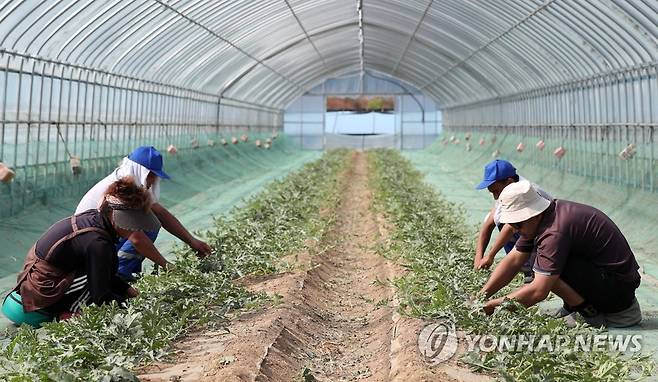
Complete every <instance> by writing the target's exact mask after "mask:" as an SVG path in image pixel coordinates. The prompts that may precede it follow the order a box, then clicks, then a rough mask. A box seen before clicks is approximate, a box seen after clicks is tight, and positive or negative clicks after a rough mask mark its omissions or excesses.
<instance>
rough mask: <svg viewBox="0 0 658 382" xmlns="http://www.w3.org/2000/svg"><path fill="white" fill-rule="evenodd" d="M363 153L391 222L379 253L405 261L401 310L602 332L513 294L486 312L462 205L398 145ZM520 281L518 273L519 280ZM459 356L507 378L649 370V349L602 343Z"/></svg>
mask: <svg viewBox="0 0 658 382" xmlns="http://www.w3.org/2000/svg"><path fill="white" fill-rule="evenodd" d="M368 158H369V169H370V171H369V174H370V177H371V178H370V184H371V188H372V189H373V192H374V195H375V198H374V208H376V209H377V210H379V211H381V212H383V213H384V214H385V215H386V216H387V218H388V219H389V220H390V222H391V223H392V224H393V225H394V229H393V231H392V232H390V244H389V245H388V246H387V248H385V249H384V250H383V251H384V255H386V256H388V257H391V258H393V259H395V260H397V261H398V262H400V263H401V264H403V265H404V266H405V267H406V268H407V269H408V272H407V273H406V274H405V275H404V276H403V277H401V278H399V279H397V280H395V281H394V283H395V285H396V287H397V290H398V294H399V297H400V300H401V304H400V310H401V311H402V312H403V313H404V314H407V315H410V316H414V317H421V318H425V319H437V318H443V319H449V320H451V321H452V322H454V323H455V324H456V325H457V327H458V328H459V329H461V330H463V331H466V332H468V333H470V334H473V335H478V334H479V335H485V334H487V335H519V334H524V335H526V338H540V336H542V335H548V336H550V338H551V339H555V340H557V339H558V337H559V336H569V338H574V337H575V336H576V335H583V334H584V335H592V334H596V333H598V332H600V330H598V329H593V328H589V327H586V326H583V325H581V324H578V325H576V326H575V327H568V326H567V325H566V323H565V322H564V321H563V320H559V319H554V318H551V317H550V316H547V315H545V314H543V313H541V312H540V311H539V310H538V308H537V307H531V308H525V307H523V306H521V305H520V304H518V303H515V302H514V301H506V303H505V304H504V306H503V307H502V309H497V310H496V311H495V312H494V314H493V315H492V316H487V315H485V314H484V312H483V310H482V307H483V306H484V299H483V297H482V296H477V293H478V291H479V290H480V288H481V287H482V285H484V283H485V281H486V279H487V277H488V274H487V273H485V272H482V271H478V270H474V269H473V265H472V264H473V261H472V254H473V253H474V247H473V242H474V234H475V232H474V231H473V230H472V229H471V228H469V227H468V226H467V225H466V224H465V223H464V218H463V215H464V211H463V210H460V208H459V207H457V206H456V205H454V204H452V203H450V202H448V201H446V200H445V199H444V198H442V197H441V196H440V195H439V194H437V193H436V192H435V191H434V190H433V189H432V188H431V187H430V186H429V185H427V184H425V183H423V179H422V174H421V173H419V172H418V171H416V170H415V169H414V168H413V166H412V165H411V163H410V162H409V161H407V160H406V159H404V158H403V157H402V155H401V154H400V153H398V152H397V151H392V150H376V151H371V152H370V154H369V156H368ZM520 282H522V281H521V278H520V277H519V278H518V279H517V280H516V283H517V285H518V283H520ZM510 288H511V287H507V288H506V289H505V290H503V291H502V293H505V292H508V291H509V290H510ZM499 293H500V292H499ZM531 336H534V337H531ZM462 360H463V361H464V362H466V363H467V364H469V365H470V366H471V367H472V368H473V369H475V370H477V371H486V372H490V373H494V374H496V375H497V376H499V377H500V378H501V379H503V380H509V381H546V380H548V381H611V382H612V381H620V380H630V379H637V378H641V377H644V376H649V375H650V374H651V372H652V370H653V362H651V361H650V356H649V355H641V354H633V355H624V354H621V353H619V352H614V351H612V352H611V351H608V350H607V349H600V350H599V349H592V351H589V352H574V351H572V349H570V348H568V347H565V348H563V349H553V351H548V349H543V350H542V351H534V352H532V353H527V352H524V351H506V352H495V351H494V352H478V351H476V350H473V351H471V352H467V353H466V354H465V356H464V357H463V358H462Z"/></svg>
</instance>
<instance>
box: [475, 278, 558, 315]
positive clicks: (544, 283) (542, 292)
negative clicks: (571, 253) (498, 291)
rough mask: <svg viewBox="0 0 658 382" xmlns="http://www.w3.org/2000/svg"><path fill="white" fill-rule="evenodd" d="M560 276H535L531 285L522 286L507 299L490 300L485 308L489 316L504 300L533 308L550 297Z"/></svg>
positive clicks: (506, 297)
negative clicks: (514, 301)
mask: <svg viewBox="0 0 658 382" xmlns="http://www.w3.org/2000/svg"><path fill="white" fill-rule="evenodd" d="M559 277H560V275H544V274H541V273H536V274H535V279H534V280H533V281H532V282H531V283H530V284H526V285H524V286H522V287H521V288H519V289H517V290H515V291H514V292H512V293H510V294H508V295H507V296H505V297H501V298H496V299H493V300H489V301H488V302H487V304H486V305H485V306H484V311H485V312H486V313H487V314H491V313H493V311H494V309H495V308H496V307H497V306H498V305H500V304H502V302H503V300H504V299H509V300H516V301H518V302H519V303H521V304H522V305H524V306H532V305H535V304H536V303H538V302H540V301H543V300H545V299H546V297H548V294H549V293H550V292H551V290H552V289H553V287H554V286H555V283H556V282H557V281H558V279H559Z"/></svg>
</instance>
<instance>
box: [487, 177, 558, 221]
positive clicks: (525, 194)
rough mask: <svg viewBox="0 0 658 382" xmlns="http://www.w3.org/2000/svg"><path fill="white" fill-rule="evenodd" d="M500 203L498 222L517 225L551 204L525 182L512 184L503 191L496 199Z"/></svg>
mask: <svg viewBox="0 0 658 382" xmlns="http://www.w3.org/2000/svg"><path fill="white" fill-rule="evenodd" d="M498 201H499V202H500V205H501V209H500V222H501V223H518V222H523V221H526V220H528V219H530V218H531V217H534V216H537V215H539V214H540V213H542V212H544V211H545V210H546V209H547V208H548V206H549V205H550V204H551V201H550V200H547V199H545V198H544V197H542V196H541V195H540V194H539V192H537V189H536V188H534V187H533V186H532V184H531V183H530V182H528V181H527V180H521V181H518V182H515V183H512V184H510V185H508V186H507V187H505V188H504V189H503V192H501V193H500V196H499V197H498Z"/></svg>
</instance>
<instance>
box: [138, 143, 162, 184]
mask: <svg viewBox="0 0 658 382" xmlns="http://www.w3.org/2000/svg"><path fill="white" fill-rule="evenodd" d="M128 159H130V160H131V161H133V162H135V163H139V164H141V165H142V166H144V167H146V168H147V169H149V170H150V171H151V172H153V173H154V174H155V175H157V176H159V177H160V178H162V179H169V175H167V174H166V173H165V172H164V171H162V154H160V152H159V151H158V150H156V149H155V147H152V146H140V147H138V148H136V149H135V150H133V152H131V153H130V155H128Z"/></svg>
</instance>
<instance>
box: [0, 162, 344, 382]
mask: <svg viewBox="0 0 658 382" xmlns="http://www.w3.org/2000/svg"><path fill="white" fill-rule="evenodd" d="M347 163H348V156H347V151H333V152H329V153H326V154H325V155H324V156H323V157H322V158H320V159H319V160H317V161H314V162H311V163H309V164H307V165H305V166H304V167H303V168H302V169H300V170H299V171H296V172H294V173H291V174H290V175H289V176H287V177H286V178H284V179H282V180H278V181H275V182H273V183H271V184H269V185H268V186H267V187H266V188H265V189H264V190H263V191H262V192H260V193H259V194H257V195H256V196H253V197H251V198H249V199H248V200H245V201H244V205H243V206H241V207H238V208H234V209H233V210H232V211H231V212H230V213H229V215H228V217H218V218H216V220H215V222H214V227H213V228H211V229H210V230H208V231H207V232H204V233H200V235H201V236H204V237H206V239H207V240H208V242H209V243H210V244H211V246H212V247H213V254H212V255H211V256H210V257H208V258H206V259H203V260H199V259H197V258H196V256H194V255H193V253H192V251H191V250H189V249H186V248H177V249H175V255H176V260H175V261H174V262H173V265H174V266H173V267H172V269H170V270H168V271H166V272H161V273H160V274H157V275H156V274H152V275H146V276H144V277H142V278H141V279H140V280H139V281H138V282H137V284H136V288H137V289H138V290H139V291H140V295H139V296H138V297H137V298H135V299H132V300H130V301H129V303H128V304H127V305H126V306H123V307H119V306H117V305H116V304H110V305H103V306H88V307H84V308H83V310H82V314H81V315H79V316H77V317H74V318H72V319H70V320H67V321H63V322H54V323H48V324H45V325H44V326H43V328H41V329H38V330H35V329H33V328H31V327H27V326H23V327H21V328H19V329H17V330H16V331H14V332H12V333H7V334H6V336H5V338H4V339H2V342H1V345H0V380H2V381H26V382H27V381H30V382H31V381H136V380H137V378H136V376H135V375H134V373H133V371H132V370H134V369H135V368H137V367H139V366H140V365H144V364H146V363H149V362H152V361H156V360H160V359H163V357H165V356H167V355H168V354H170V351H171V344H172V342H173V341H174V340H175V339H177V338H180V337H181V336H182V335H184V334H186V333H188V332H189V331H190V329H192V328H202V327H203V325H222V324H223V323H225V322H226V320H227V319H229V317H230V314H228V313H230V312H232V311H236V310H238V309H245V308H247V307H250V306H257V305H258V304H259V303H262V302H263V301H264V300H265V298H266V297H265V296H264V295H254V294H252V293H249V292H248V291H247V290H245V289H243V288H241V287H240V286H238V284H236V283H235V282H234V281H235V279H236V278H238V277H240V276H243V275H248V274H266V273H272V272H276V271H278V270H279V269H282V268H283V269H285V264H284V263H283V262H282V261H281V257H282V256H285V255H287V254H290V253H293V252H295V251H299V250H302V249H303V248H304V247H305V245H306V244H307V243H308V241H309V240H310V239H313V238H316V237H319V236H321V235H322V234H323V232H324V230H325V228H326V227H328V226H329V225H330V224H331V222H332V221H333V215H332V214H330V213H326V212H323V211H332V210H334V209H335V206H336V204H337V203H338V202H339V200H340V188H341V187H340V182H341V180H340V179H341V177H340V175H341V172H342V170H343V169H344V168H345V167H346V164H347Z"/></svg>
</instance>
